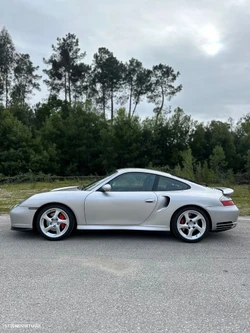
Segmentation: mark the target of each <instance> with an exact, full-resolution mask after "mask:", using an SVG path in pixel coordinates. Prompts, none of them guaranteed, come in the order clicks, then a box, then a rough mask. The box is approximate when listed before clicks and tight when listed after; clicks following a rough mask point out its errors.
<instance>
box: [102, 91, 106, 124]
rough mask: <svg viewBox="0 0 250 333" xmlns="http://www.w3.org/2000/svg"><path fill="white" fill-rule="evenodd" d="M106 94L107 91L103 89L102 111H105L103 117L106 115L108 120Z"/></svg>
mask: <svg viewBox="0 0 250 333" xmlns="http://www.w3.org/2000/svg"><path fill="white" fill-rule="evenodd" d="M105 94H106V92H105V89H104V88H102V111H103V115H104V119H106V112H105V111H106V110H105V107H106V95H105Z"/></svg>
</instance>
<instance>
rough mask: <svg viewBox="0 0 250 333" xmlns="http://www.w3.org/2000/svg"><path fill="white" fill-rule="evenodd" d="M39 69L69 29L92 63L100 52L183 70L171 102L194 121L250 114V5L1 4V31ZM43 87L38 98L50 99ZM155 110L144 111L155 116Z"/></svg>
mask: <svg viewBox="0 0 250 333" xmlns="http://www.w3.org/2000/svg"><path fill="white" fill-rule="evenodd" d="M3 26H5V27H6V28H7V29H8V31H9V32H10V34H11V36H12V38H13V41H14V43H15V45H16V48H17V50H18V51H19V52H23V53H29V54H30V56H31V59H32V61H33V62H34V64H35V65H39V66H40V67H41V69H42V68H44V64H43V61H42V58H43V57H45V58H48V57H49V56H50V54H51V44H53V43H55V42H56V38H57V37H64V36H65V35H66V34H67V33H68V32H71V33H75V34H76V35H77V37H78V38H79V40H80V45H81V48H82V51H86V52H87V57H86V58H85V60H86V62H87V63H91V61H92V57H93V54H94V53H95V52H97V50H98V48H99V47H107V48H108V49H109V50H110V51H112V52H113V53H114V55H115V56H116V57H117V58H118V59H119V60H122V61H124V62H125V61H128V60H129V59H130V58H132V57H134V58H137V59H139V60H140V61H142V63H143V64H144V66H145V67H149V68H151V67H152V66H153V65H157V64H159V63H163V64H167V65H170V66H172V67H173V68H174V69H175V71H179V72H180V73H181V75H180V77H179V80H178V83H182V84H183V91H182V92H181V93H180V94H179V95H178V96H176V97H175V98H174V99H173V100H172V101H171V102H170V104H171V105H172V106H173V107H176V106H180V107H181V108H183V109H184V111H185V113H187V114H190V115H191V116H192V117H193V118H194V119H197V120H200V121H207V120H211V119H217V120H223V121H224V120H227V119H228V118H229V117H232V118H233V119H235V120H237V119H239V118H240V117H241V116H243V115H245V114H247V113H249V112H250V40H249V34H250V0H122V1H119V0H0V29H1V28H2V27H3ZM47 95H48V92H47V90H46V87H43V89H42V92H41V93H39V94H37V95H36V97H35V98H34V101H38V100H40V99H41V98H42V97H46V96H47ZM152 108H153V106H152V105H145V104H144V105H143V106H141V107H140V108H139V109H138V114H139V115H140V116H141V117H144V116H145V115H148V116H151V115H152Z"/></svg>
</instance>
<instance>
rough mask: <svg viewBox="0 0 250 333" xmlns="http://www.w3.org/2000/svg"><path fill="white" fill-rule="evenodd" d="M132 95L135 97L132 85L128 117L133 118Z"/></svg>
mask: <svg viewBox="0 0 250 333" xmlns="http://www.w3.org/2000/svg"><path fill="white" fill-rule="evenodd" d="M132 95H133V87H132V83H131V86H130V94H129V110H128V116H129V118H130V117H131V111H132Z"/></svg>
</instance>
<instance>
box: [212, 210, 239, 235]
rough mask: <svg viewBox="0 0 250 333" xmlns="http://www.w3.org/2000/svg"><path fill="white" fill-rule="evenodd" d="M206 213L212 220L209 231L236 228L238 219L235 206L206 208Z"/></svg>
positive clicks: (237, 211)
mask: <svg viewBox="0 0 250 333" xmlns="http://www.w3.org/2000/svg"><path fill="white" fill-rule="evenodd" d="M207 211H208V213H209V214H210V216H211V220H212V228H211V231H224V230H230V229H233V228H235V227H236V225H237V220H238V217H239V209H238V208H237V206H227V207H224V206H222V207H220V206H219V207H208V208H207Z"/></svg>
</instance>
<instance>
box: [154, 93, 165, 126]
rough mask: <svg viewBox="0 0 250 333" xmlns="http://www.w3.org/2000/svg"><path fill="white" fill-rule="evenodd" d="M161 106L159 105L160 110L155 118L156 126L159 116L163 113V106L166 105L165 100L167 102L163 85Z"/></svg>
mask: <svg viewBox="0 0 250 333" xmlns="http://www.w3.org/2000/svg"><path fill="white" fill-rule="evenodd" d="M161 97H162V98H161V106H160V107H159V110H158V112H157V114H156V118H155V126H156V125H157V124H158V118H159V115H160V114H161V113H162V110H163V106H164V102H165V96H164V90H163V87H161Z"/></svg>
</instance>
